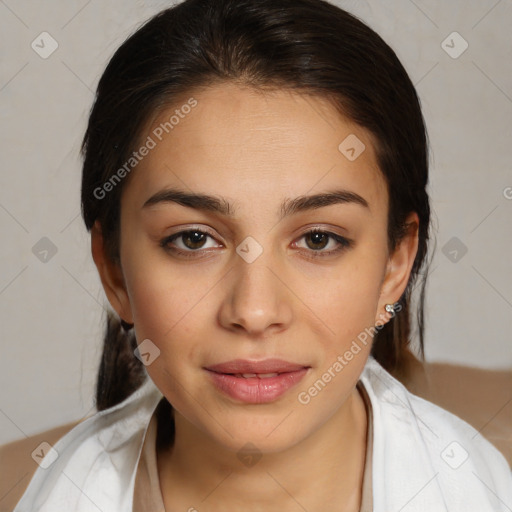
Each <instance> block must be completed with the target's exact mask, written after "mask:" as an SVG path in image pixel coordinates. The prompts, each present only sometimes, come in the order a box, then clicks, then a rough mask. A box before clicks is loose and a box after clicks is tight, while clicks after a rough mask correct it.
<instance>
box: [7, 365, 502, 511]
mask: <svg viewBox="0 0 512 512" xmlns="http://www.w3.org/2000/svg"><path fill="white" fill-rule="evenodd" d="M360 380H361V381H362V382H363V384H364V386H365V389H366V391H367V393H368V396H369V398H370V400H371V403H372V414H373V435H374V438H373V475H372V480H373V504H374V512H390V511H393V512H394V511H397V512H398V511H399V510H400V511H403V512H424V511H429V512H430V511H435V512H443V511H449V512H453V511H459V510H460V511H461V512H462V511H464V512H468V511H473V510H474V511H478V512H484V511H485V512H487V511H491V510H492V511H496V512H497V511H503V512H505V511H508V512H510V511H511V510H512V474H511V472H510V469H509V466H508V463H507V462H506V460H505V458H504V457H503V455H502V454H501V453H500V452H498V450H497V449H496V448H494V447H493V446H492V445H491V444H490V443H489V442H488V441H487V440H486V439H484V438H483V437H482V436H480V435H479V434H478V432H477V431H476V430H475V429H473V427H471V426H470V425H469V424H467V423H466V422H464V421H463V420H461V419H459V418H457V417H456V416H454V415H452V414H451V413H449V412H448V411H445V410H443V409H441V408H440V407H437V406H436V405H434V404H432V403H430V402H427V401H426V400H423V399H421V398H419V397H417V396H415V395H413V394H411V393H410V392H409V391H408V390H407V389H406V388H405V387H404V386H403V385H402V384H401V383H400V382H399V381H398V380H396V379H395V378H394V377H392V376H391V375H390V374H389V373H388V372H387V371H386V370H385V369H384V368H383V367H382V366H381V365H380V364H379V363H378V362H377V361H376V360H375V359H374V358H373V357H372V356H370V357H369V358H368V360H367V362H366V365H365V367H364V370H363V372H362V374H361V377H360ZM162 396H163V395H162V393H161V392H160V390H159V389H158V388H157V387H156V386H155V385H154V383H153V382H152V381H151V379H149V378H147V380H146V381H145V383H144V384H143V385H142V386H141V387H140V388H139V389H138V390H137V391H136V392H135V393H133V394H132V395H131V396H129V397H128V398H127V399H126V400H124V401H123V402H122V403H120V404H118V405H116V406H114V407H112V408H110V409H107V410H104V411H101V412H99V413H97V414H95V415H94V416H91V417H90V418H88V419H86V420H85V421H83V422H81V423H80V424H79V425H77V426H76V427H75V428H73V429H72V430H71V431H70V432H69V433H68V434H66V435H65V436H64V437H62V438H61V439H60V440H59V441H58V442H57V443H56V444H55V446H54V449H55V450H56V451H57V452H58V453H59V457H58V458H57V459H56V460H55V462H54V463H53V464H52V465H51V466H50V467H48V468H47V469H42V468H41V467H39V468H38V469H37V470H36V472H35V474H34V477H33V478H32V480H31V482H30V484H29V486H28V488H27V489H26V491H25V493H24V495H23V496H22V498H21V500H20V501H19V503H18V505H17V506H16V508H15V509H14V511H13V512H61V511H62V510H66V511H73V512H92V511H94V512H98V510H99V511H105V512H106V511H108V512H132V503H133V491H134V485H135V477H136V472H137V466H138V462H139V458H140V455H141V450H142V446H143V442H144V438H145V435H146V431H147V428H148V426H149V422H150V420H151V417H152V415H153V413H154V411H155V409H156V406H157V405H158V403H159V401H160V400H161V398H162ZM454 443H456V444H454ZM465 452H467V453H468V458H467V459H466V460H465V461H464V462H463V463H462V464H461V465H460V466H459V467H457V468H456V469H454V465H455V464H454V462H460V460H462V459H461V458H462V457H463V456H464V453H465Z"/></svg>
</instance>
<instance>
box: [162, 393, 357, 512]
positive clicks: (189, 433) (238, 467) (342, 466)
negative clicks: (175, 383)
mask: <svg viewBox="0 0 512 512" xmlns="http://www.w3.org/2000/svg"><path fill="white" fill-rule="evenodd" d="M175 426H176V436H175V442H174V444H173V446H171V447H170V448H169V449H167V450H165V451H163V452H161V453H159V454H158V456H157V457H158V471H159V477H160V488H161V491H162V497H163V500H164V504H165V508H166V510H191V511H193V510H195V509H197V511H200V512H209V511H215V512H216V511H220V510H244V511H253V512H257V511H258V512H259V511H265V512H273V511H276V512H277V511H279V512H287V511H288V510H290V511H297V510H300V509H301V507H302V509H305V510H307V511H308V512H315V511H320V510H322V511H324V510H332V511H344V512H349V511H350V512H352V511H353V512H357V511H358V510H359V508H360V502H361V489H362V478H363V472H364V460H365V455H366V435H367V415H366V408H365V404H364V401H363V399H362V397H361V395H360V393H359V391H358V390H357V389H354V390H353V392H352V394H351V395H350V396H349V398H348V399H347V400H346V402H345V403H344V405H343V406H342V407H341V408H340V409H339V410H338V411H337V412H336V413H335V414H334V415H333V416H332V417H331V418H330V419H329V420H328V421H327V422H326V423H325V424H323V425H322V426H321V427H320V428H319V429H318V430H316V431H315V432H314V433H313V434H311V435H310V436H309V437H307V438H306V439H304V440H302V441H301V442H299V443H298V444H296V445H294V446H292V447H290V448H288V449H286V450H285V451H280V452H278V453H265V454H264V456H263V457H262V458H261V459H260V460H257V462H254V460H256V459H254V460H253V461H251V460H250V459H248V460H247V465H244V464H240V460H238V458H237V454H236V453H234V452H233V451H231V450H227V449H223V448H222V447H219V445H218V444H217V443H215V441H213V440H212V439H211V438H209V437H207V436H206V435H205V434H204V433H203V432H202V431H200V430H198V429H196V428H195V427H194V426H193V425H192V424H191V423H189V422H188V421H187V420H186V419H185V418H183V417H182V416H181V415H180V414H179V413H177V411H176V416H175ZM194 507H195V508H194Z"/></svg>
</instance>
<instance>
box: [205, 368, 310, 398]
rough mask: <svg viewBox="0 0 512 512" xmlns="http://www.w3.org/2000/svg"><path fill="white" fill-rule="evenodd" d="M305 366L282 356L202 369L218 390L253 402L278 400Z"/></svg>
mask: <svg viewBox="0 0 512 512" xmlns="http://www.w3.org/2000/svg"><path fill="white" fill-rule="evenodd" d="M308 369H309V366H304V365H300V364H296V363H290V362H288V361H283V360H282V359H265V360H263V361H247V360H243V359H235V360H233V361H227V362H225V363H220V364H215V365H212V366H208V367H206V368H205V370H206V371H208V373H209V376H210V378H211V379H212V382H213V384H214V385H215V386H216V388H217V389H218V390H219V391H221V392H222V393H223V394H225V395H228V396H229V397H230V398H232V399H235V400H236V401H239V402H243V403H252V404H262V403H268V402H272V401H275V400H277V399H278V398H279V397H281V396H282V395H284V394H285V393H286V392H287V391H288V390H289V389H291V388H292V387H294V386H295V385H296V384H297V383H298V382H299V381H300V380H302V378H303V377H304V375H306V373H307V372H308Z"/></svg>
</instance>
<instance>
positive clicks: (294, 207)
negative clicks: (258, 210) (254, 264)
mask: <svg viewBox="0 0 512 512" xmlns="http://www.w3.org/2000/svg"><path fill="white" fill-rule="evenodd" d="M161 203H164V204H165V203H177V204H180V205H182V206H187V207H189V208H194V209H195V210H201V211H207V212H213V213H218V214H221V215H224V216H226V217H230V218H233V217H234V216H235V210H236V209H235V208H234V206H233V205H232V204H231V203H229V201H227V200H226V199H225V198H223V197H220V196H212V195H208V194H199V193H190V192H185V191H184V190H179V189H176V188H166V189H164V190H160V191H159V192H157V193H156V194H154V195H152V196H151V197H150V198H149V199H148V200H147V201H146V202H145V203H144V204H143V206H142V209H146V208H149V207H151V206H154V205H156V204H161ZM347 203H348V204H357V205H359V206H362V207H364V208H368V210H369V209H370V206H369V204H368V202H367V201H366V199H365V198H364V197H362V196H360V195H359V194H356V193H355V192H351V191H349V190H344V189H338V190H333V191H330V192H324V193H319V194H314V195H309V196H299V197H296V198H294V199H285V200H284V201H283V203H282V204H281V208H280V219H283V218H284V217H287V216H289V215H293V214H296V213H299V212H303V211H308V210H314V209H317V208H323V207H325V206H330V205H333V204H347Z"/></svg>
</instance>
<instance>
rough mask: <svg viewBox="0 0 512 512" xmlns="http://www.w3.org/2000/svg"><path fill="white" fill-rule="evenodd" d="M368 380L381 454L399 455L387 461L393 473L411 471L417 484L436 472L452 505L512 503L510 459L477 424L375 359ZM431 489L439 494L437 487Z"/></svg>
mask: <svg viewBox="0 0 512 512" xmlns="http://www.w3.org/2000/svg"><path fill="white" fill-rule="evenodd" d="M365 380H366V382H367V383H368V385H369V387H370V389H371V393H372V395H373V398H374V400H375V405H376V410H375V412H376V414H377V415H378V419H379V421H380V427H379V429H380V437H379V439H380V444H381V445H382V446H381V452H382V453H383V455H382V457H384V456H385V454H386V453H390V452H391V453H393V454H394V455H395V456H394V457H392V458H389V457H387V458H385V462H383V463H382V464H383V467H384V468H385V469H387V470H389V471H388V472H389V473H393V474H405V473H407V477H408V478H409V480H410V481H413V480H414V479H415V478H416V480H415V483H416V484H417V485H419V484H420V483H421V482H422V481H423V480H424V479H425V478H427V477H432V478H434V477H435V479H436V486H437V488H438V489H439V492H440V496H442V499H444V500H445V501H446V502H447V503H448V502H449V503H452V504H453V505H455V504H457V503H459V504H460V503H466V504H471V503H479V504H486V506H488V505H489V504H490V503H491V502H495V501H496V496H499V497H500V499H501V500H502V501H503V500H504V502H508V503H509V504H511V505H512V472H511V469H510V467H509V465H508V463H507V460H506V459H505V457H504V455H503V454H502V453H501V452H500V451H499V450H498V449H497V448H496V447H495V446H494V445H493V444H491V442H490V441H489V440H488V439H486V438H485V437H484V436H483V435H482V434H481V433H480V432H479V431H478V430H477V429H475V428H474V427H473V426H471V425H470V424H469V423H468V422H467V421H465V420H464V419H462V418H460V417H458V416H457V415H455V414H454V413H452V412H450V411H448V410H446V409H444V408H442V407H440V406H439V405H437V404H435V403H433V402H431V401H429V400H426V399H424V398H422V397H420V396H418V395H415V394H413V393H412V392H411V391H409V390H408V389H407V387H406V386H405V385H404V384H403V383H401V382H400V381H398V380H397V379H396V378H395V377H393V376H392V375H391V374H390V373H388V372H387V371H386V370H385V369H384V368H383V367H382V366H380V365H379V364H378V363H377V362H375V361H374V362H370V364H369V365H368V369H367V371H366V372H365ZM405 468H407V470H405ZM431 492H432V493H434V494H435V490H434V488H432V489H431ZM423 497H425V495H423ZM494 504H495V505H496V503H494ZM500 506H501V505H500ZM493 510H502V509H501V508H494V509H493Z"/></svg>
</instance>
